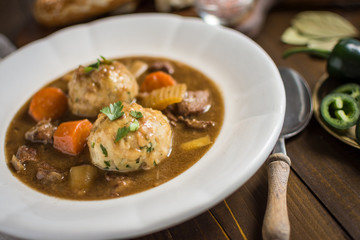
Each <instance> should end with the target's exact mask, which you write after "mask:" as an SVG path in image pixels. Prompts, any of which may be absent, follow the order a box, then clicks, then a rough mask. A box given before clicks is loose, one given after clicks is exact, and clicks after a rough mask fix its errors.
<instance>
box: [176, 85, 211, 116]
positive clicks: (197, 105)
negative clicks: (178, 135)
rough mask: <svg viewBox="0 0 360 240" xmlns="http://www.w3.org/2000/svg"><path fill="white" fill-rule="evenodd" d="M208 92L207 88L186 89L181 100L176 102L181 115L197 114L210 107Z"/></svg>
mask: <svg viewBox="0 0 360 240" xmlns="http://www.w3.org/2000/svg"><path fill="white" fill-rule="evenodd" d="M210 106H211V104H210V93H209V91H208V90H201V91H188V92H187V94H186V95H185V97H184V99H183V101H182V102H180V103H178V104H177V109H178V114H179V115H181V116H184V117H186V116H189V115H197V114H199V113H203V112H206V111H208V110H209V109H210Z"/></svg>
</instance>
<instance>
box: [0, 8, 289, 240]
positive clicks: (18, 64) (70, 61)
mask: <svg viewBox="0 0 360 240" xmlns="http://www.w3.org/2000/svg"><path fill="white" fill-rule="evenodd" d="M99 55H103V56H106V57H107V58H112V57H122V56H129V55H131V56H132V55H143V56H144V55H147V56H161V57H167V58H171V59H174V60H178V61H181V62H184V63H187V64H189V65H192V66H193V67H195V68H197V69H199V70H200V71H202V72H203V73H205V74H206V75H208V76H209V77H210V78H211V79H213V80H214V81H215V82H216V83H217V84H218V86H219V88H220V90H221V92H222V94H223V97H224V100H225V118H224V124H223V127H222V130H221V132H220V135H219V136H218V138H217V140H216V142H215V144H214V146H213V147H212V148H211V149H210V151H209V152H207V154H206V155H205V156H204V157H203V158H202V159H200V161H198V162H197V163H196V164H195V165H194V166H193V167H191V168H190V169H189V170H187V171H185V172H184V173H183V174H181V175H180V176H178V177H176V178H175V179H173V180H171V181H169V182H167V183H165V184H163V185H160V186H158V187H156V188H153V189H151V190H148V191H145V192H142V193H138V194H135V195H132V196H128V197H123V198H118V199H113V200H104V201H71V200H63V199H58V198H54V197H50V196H47V195H44V194H41V193H39V192H37V191H34V190H32V189H30V188H29V187H27V186H25V185H24V184H22V183H21V182H20V181H19V180H18V179H17V178H15V177H14V176H12V175H11V172H10V171H9V169H8V167H7V166H6V164H5V156H4V153H2V154H1V156H0V203H1V204H0V231H3V232H6V233H8V234H12V235H15V236H19V237H23V238H27V239H28V238H34V239H105V238H106V239H109V238H129V237H135V236H140V235H144V234H147V233H151V232H154V231H158V230H161V229H164V228H168V227H170V226H172V225H175V224H178V223H180V222H183V221H185V220H187V219H190V218H192V217H195V216H196V215H198V214H200V213H202V212H204V211H205V210H207V209H209V208H211V207H212V206H214V205H215V204H217V203H219V202H220V201H221V200H223V199H224V198H226V197H227V196H229V195H230V194H231V193H232V192H234V191H235V190H236V189H238V188H239V187H240V186H241V185H243V184H244V183H245V182H246V181H247V180H248V179H249V178H250V177H251V176H252V175H253V174H254V173H255V172H256V170H257V169H258V168H259V167H260V166H261V165H262V164H263V162H264V161H265V160H266V158H267V156H268V154H269V153H270V152H271V149H272V147H273V146H274V144H275V142H276V140H277V137H278V135H279V133H280V130H281V127H282V123H283V119H284V113H285V93H284V88H283V85H282V81H281V78H280V75H279V72H278V70H277V68H276V66H275V64H274V63H273V61H272V60H271V59H270V57H269V56H268V55H267V54H266V53H265V52H264V51H263V50H262V49H261V48H260V47H259V46H258V45H257V44H255V43H254V42H253V41H252V40H250V39H249V38H247V37H245V36H244V35H242V34H240V33H238V32H236V31H233V30H230V29H225V28H222V27H214V26H209V25H206V24H205V23H203V22H202V21H201V20H199V19H196V18H184V17H179V16H175V15H170V14H133V15H126V16H119V17H110V18H106V19H102V20H98V21H95V22H92V23H90V24H82V25H77V26H73V27H69V28H66V29H63V30H60V31H58V32H56V33H54V34H52V35H50V36H48V37H46V38H44V39H41V40H38V41H35V42H33V43H31V44H29V45H27V46H25V47H23V48H21V49H19V50H18V51H16V52H14V53H13V54H11V55H10V56H8V57H7V58H5V59H4V60H3V61H2V62H1V63H0V76H1V88H0V102H1V110H0V144H1V146H0V148H1V149H2V150H1V151H2V152H3V149H4V139H5V133H6V129H7V127H8V125H9V123H10V121H11V119H12V117H13V116H14V114H15V113H16V111H17V110H18V109H19V108H20V106H22V105H23V103H24V102H25V101H26V100H27V99H28V98H30V97H31V95H32V94H33V93H34V92H35V91H36V90H38V89H39V88H40V87H42V86H43V85H44V84H45V83H47V82H49V81H50V80H53V79H55V78H56V77H58V76H61V75H62V74H64V73H66V72H67V71H69V70H71V69H73V68H75V67H77V66H78V65H79V64H88V63H90V62H92V61H93V60H94V59H96V58H98V56H99Z"/></svg>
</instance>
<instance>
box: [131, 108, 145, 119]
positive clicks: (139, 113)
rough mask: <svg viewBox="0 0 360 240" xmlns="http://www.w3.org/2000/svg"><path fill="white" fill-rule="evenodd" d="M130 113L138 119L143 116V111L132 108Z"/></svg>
mask: <svg viewBox="0 0 360 240" xmlns="http://www.w3.org/2000/svg"><path fill="white" fill-rule="evenodd" d="M130 115H131V116H133V117H134V118H136V119H139V118H142V117H143V115H142V113H141V112H138V111H134V110H131V111H130Z"/></svg>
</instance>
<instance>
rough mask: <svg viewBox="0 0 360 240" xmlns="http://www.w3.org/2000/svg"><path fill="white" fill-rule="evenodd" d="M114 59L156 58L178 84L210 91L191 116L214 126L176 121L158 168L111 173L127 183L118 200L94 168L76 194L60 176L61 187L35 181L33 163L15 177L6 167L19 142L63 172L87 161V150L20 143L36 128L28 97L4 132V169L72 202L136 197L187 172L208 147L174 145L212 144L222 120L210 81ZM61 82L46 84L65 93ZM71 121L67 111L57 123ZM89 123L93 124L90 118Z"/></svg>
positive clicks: (178, 68)
mask: <svg viewBox="0 0 360 240" xmlns="http://www.w3.org/2000/svg"><path fill="white" fill-rule="evenodd" d="M117 60H118V61H121V62H123V63H124V64H128V63H130V62H132V61H134V60H142V61H144V62H147V63H148V64H151V63H152V62H154V61H158V60H166V61H169V62H171V63H172V64H173V66H174V69H175V72H174V74H173V77H174V78H175V79H176V80H177V82H179V83H186V84H187V89H188V90H204V89H208V90H210V93H211V101H212V106H211V108H210V110H209V111H208V112H206V113H204V114H201V115H199V116H198V117H196V118H197V119H202V120H211V121H214V122H215V123H216V124H215V126H214V127H210V128H208V129H205V130H194V129H190V128H187V127H185V126H184V125H183V124H181V123H178V124H177V125H176V127H172V130H173V133H174V134H173V136H174V138H173V147H172V152H171V154H170V156H169V157H168V158H167V159H165V160H163V161H162V162H161V163H160V164H158V166H156V167H155V168H153V169H151V170H139V171H136V172H130V173H117V174H119V175H123V176H125V177H126V178H129V179H131V186H128V187H125V188H123V190H122V191H121V193H120V194H119V195H118V196H114V195H113V194H110V192H111V189H109V187H108V182H107V181H106V179H105V171H103V170H100V169H99V170H98V176H97V178H96V180H95V182H94V184H93V185H92V187H91V189H90V190H88V191H87V193H86V194H85V195H80V196H79V195H76V194H74V193H73V192H72V190H71V188H70V187H69V182H68V177H67V178H65V180H64V181H62V182H61V183H51V184H50V183H48V184H45V183H43V182H41V181H39V180H37V179H36V166H35V165H36V164H34V163H32V162H29V163H27V165H26V170H25V171H22V172H20V173H17V172H16V171H15V170H14V168H13V167H12V165H11V164H10V160H11V158H12V156H13V155H14V154H16V151H17V149H18V147H19V146H21V145H23V144H26V145H27V146H31V147H34V148H36V149H37V151H38V154H39V156H40V159H41V161H45V162H47V163H49V164H51V165H52V166H54V167H55V168H57V169H59V170H61V171H64V172H68V171H69V169H70V168H71V167H72V166H77V165H81V164H84V163H90V162H91V161H90V154H89V150H88V149H87V147H86V148H85V150H84V151H83V152H82V153H81V154H79V155H78V156H76V157H73V156H69V155H66V154H63V153H61V152H59V151H58V150H56V149H54V148H53V147H52V146H51V145H50V144H46V145H44V144H41V143H31V142H29V141H26V140H25V139H24V135H25V132H26V131H27V130H29V129H30V128H31V127H32V126H34V125H35V124H36V123H35V121H34V120H33V119H32V118H31V117H30V116H29V114H28V108H29V104H30V99H29V100H28V101H27V102H26V103H25V104H24V105H23V106H22V107H21V108H20V109H19V111H18V112H17V114H16V115H15V116H14V118H13V120H12V122H11V124H10V126H9V127H8V130H7V134H6V140H5V153H6V158H7V163H8V167H9V169H10V170H11V171H12V173H13V175H14V176H16V177H17V178H18V179H19V180H20V181H22V182H23V183H25V184H26V185H28V186H29V187H31V188H33V189H35V190H38V191H40V192H42V193H45V194H48V195H51V196H56V197H60V198H65V199H74V200H99V199H109V198H114V197H122V196H126V195H130V194H134V193H138V192H141V191H145V190H147V189H150V188H153V187H156V186H158V185H160V184H162V183H165V182H167V181H169V180H170V179H172V178H174V177H176V176H178V175H179V174H181V173H182V172H184V171H185V170H187V169H188V168H190V167H191V166H192V165H193V164H195V163H196V162H197V161H198V160H199V159H200V158H201V157H202V156H203V155H204V154H205V153H206V152H207V151H208V150H209V149H210V148H211V145H212V144H210V145H207V146H205V147H202V148H199V149H196V150H191V151H183V150H181V149H180V147H179V146H180V144H181V143H184V142H187V141H190V140H193V139H196V138H199V137H203V136H205V135H209V136H210V139H211V140H212V142H214V141H215V139H216V137H217V136H218V134H219V132H220V129H221V126H222V122H223V115H224V103H223V99H222V96H221V93H220V91H219V90H218V88H217V86H216V85H215V84H214V82H212V81H211V80H210V79H209V78H208V77H206V76H205V75H204V74H202V73H201V72H199V71H197V70H195V69H194V68H192V67H190V66H188V65H186V64H183V63H180V62H177V61H172V60H169V59H163V58H152V57H127V58H120V59H117ZM144 75H145V74H143V75H142V76H141V77H140V79H138V81H139V84H140V83H141V82H142V80H143V78H144ZM66 79H67V78H66V77H61V78H59V79H56V80H54V81H52V82H51V83H49V84H48V85H47V86H56V87H59V88H61V89H62V90H63V91H64V92H65V93H67V92H68V89H67V80H66ZM76 119H81V118H80V117H77V116H74V115H73V114H71V113H70V111H68V112H67V113H66V115H65V116H64V117H63V118H62V119H61V122H63V121H70V120H76ZM89 120H90V121H91V122H94V120H95V119H89Z"/></svg>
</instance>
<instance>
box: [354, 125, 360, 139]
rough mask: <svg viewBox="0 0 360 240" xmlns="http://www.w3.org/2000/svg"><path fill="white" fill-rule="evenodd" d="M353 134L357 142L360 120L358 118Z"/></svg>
mask: <svg viewBox="0 0 360 240" xmlns="http://www.w3.org/2000/svg"><path fill="white" fill-rule="evenodd" d="M355 136H356V140H357V141H358V143H360V120H358V121H357V123H356V128H355Z"/></svg>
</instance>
